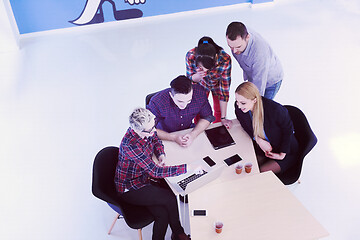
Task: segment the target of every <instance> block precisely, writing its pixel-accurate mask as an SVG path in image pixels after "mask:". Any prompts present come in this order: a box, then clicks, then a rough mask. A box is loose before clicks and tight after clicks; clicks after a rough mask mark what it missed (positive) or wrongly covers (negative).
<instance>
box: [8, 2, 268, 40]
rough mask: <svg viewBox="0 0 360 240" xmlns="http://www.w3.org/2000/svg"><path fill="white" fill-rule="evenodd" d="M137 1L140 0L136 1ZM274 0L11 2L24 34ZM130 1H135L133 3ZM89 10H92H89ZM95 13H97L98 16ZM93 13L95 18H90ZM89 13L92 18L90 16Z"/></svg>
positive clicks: (21, 32) (19, 26) (20, 30)
mask: <svg viewBox="0 0 360 240" xmlns="http://www.w3.org/2000/svg"><path fill="white" fill-rule="evenodd" d="M135 1H137V4H136V3H135ZM271 1H272V0H110V1H108V0H105V1H104V0H10V3H11V6H12V10H13V12H14V16H15V19H16V22H17V26H18V28H19V32H20V34H24V33H31V32H39V31H45V30H52V29H60V28H68V27H75V26H77V25H87V24H94V23H101V22H109V21H117V20H123V19H129V18H136V17H149V16H156V15H163V14H170V13H176V12H183V11H189V10H197V9H202V8H209V7H217V6H225V5H232V4H239V3H249V2H250V3H260V2H271ZM111 2H112V3H113V5H114V8H113V5H112V4H111ZM129 2H130V3H133V4H132V5H131V4H130V3H129ZM102 3H103V4H102ZM90 5H92V6H93V8H92V9H93V11H92V12H91V11H90V10H89V9H90V7H89V6H90ZM94 6H95V7H94ZM101 7H102V10H103V12H102V13H101V12H100V8H101ZM94 9H95V10H94ZM113 10H116V11H115V12H116V13H115V14H116V17H115V16H114V15H115V14H114V11H113ZM124 10H125V11H124ZM95 11H96V12H95ZM89 12H91V13H90V14H89ZM86 13H88V14H87V17H88V18H87V20H86V19H85V15H86ZM95 13H97V14H96V16H95ZM92 16H93V18H91V17H92ZM89 17H90V19H92V21H90V20H89ZM84 19H85V20H84Z"/></svg>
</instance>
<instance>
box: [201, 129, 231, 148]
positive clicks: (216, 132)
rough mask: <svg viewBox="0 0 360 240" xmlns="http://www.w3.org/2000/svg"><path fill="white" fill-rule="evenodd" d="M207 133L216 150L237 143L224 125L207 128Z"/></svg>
mask: <svg viewBox="0 0 360 240" xmlns="http://www.w3.org/2000/svg"><path fill="white" fill-rule="evenodd" d="M205 134H206V136H207V137H208V139H209V141H210V143H211V145H212V146H213V147H214V149H215V150H218V149H221V148H224V147H227V146H230V145H234V144H235V141H234V139H233V138H232V137H231V135H230V133H229V131H228V130H227V129H226V127H225V126H224V125H221V126H219V127H215V128H211V129H206V130H205Z"/></svg>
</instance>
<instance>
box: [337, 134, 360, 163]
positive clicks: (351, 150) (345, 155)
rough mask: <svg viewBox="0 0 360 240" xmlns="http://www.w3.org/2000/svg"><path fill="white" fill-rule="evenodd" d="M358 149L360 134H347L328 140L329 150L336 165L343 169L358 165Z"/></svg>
mask: <svg viewBox="0 0 360 240" xmlns="http://www.w3.org/2000/svg"><path fill="white" fill-rule="evenodd" d="M359 147H360V133H348V134H345V135H342V136H338V137H335V138H332V139H330V149H331V151H332V152H333V153H334V155H335V158H336V159H337V160H338V161H339V162H338V163H339V164H340V165H342V166H343V167H349V166H355V165H359V164H360V161H359V160H360V157H359V154H358V151H357V150H358V149H359Z"/></svg>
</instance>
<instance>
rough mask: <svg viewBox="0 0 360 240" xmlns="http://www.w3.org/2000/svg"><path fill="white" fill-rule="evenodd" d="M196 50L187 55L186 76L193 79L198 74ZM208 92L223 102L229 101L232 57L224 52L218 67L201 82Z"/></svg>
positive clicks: (219, 57)
mask: <svg viewBox="0 0 360 240" xmlns="http://www.w3.org/2000/svg"><path fill="white" fill-rule="evenodd" d="M196 68H197V67H196V64H195V48H193V49H191V50H190V51H188V52H187V54H186V76H187V77H188V78H190V79H191V78H192V75H193V74H195V73H196ZM199 84H200V85H201V86H203V87H204V88H205V89H206V90H208V91H211V92H212V93H213V94H214V95H215V96H219V99H220V100H221V101H225V102H228V101H229V91H230V84H231V57H230V56H229V54H227V53H226V52H225V51H224V50H221V51H220V53H219V54H218V59H217V62H216V66H215V67H214V68H212V69H210V70H209V71H208V72H207V75H206V76H205V77H204V78H203V79H202V80H201V81H200V82H199Z"/></svg>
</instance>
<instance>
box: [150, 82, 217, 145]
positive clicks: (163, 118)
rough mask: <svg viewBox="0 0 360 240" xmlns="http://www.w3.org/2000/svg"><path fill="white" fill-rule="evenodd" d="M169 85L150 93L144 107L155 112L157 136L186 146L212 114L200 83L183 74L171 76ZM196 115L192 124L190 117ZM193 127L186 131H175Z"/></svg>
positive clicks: (202, 129)
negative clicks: (194, 83)
mask: <svg viewBox="0 0 360 240" xmlns="http://www.w3.org/2000/svg"><path fill="white" fill-rule="evenodd" d="M170 86H171V88H167V89H165V90H162V91H160V92H159V93H157V94H156V95H155V96H153V97H152V98H151V100H150V103H149V104H148V105H147V108H148V109H149V110H150V111H151V112H152V113H153V114H154V115H155V116H156V120H157V122H158V123H157V125H156V128H157V133H158V135H159V138H160V139H162V140H168V141H174V142H176V143H178V144H179V145H180V146H183V147H187V146H189V145H190V144H191V143H192V142H193V140H194V139H195V138H196V137H197V136H198V135H199V134H200V133H201V132H203V131H204V130H205V129H206V128H207V127H208V126H209V125H210V123H211V122H212V121H214V119H215V118H214V116H213V115H212V110H211V106H210V104H209V101H208V99H207V96H206V91H205V89H203V88H202V87H201V86H199V85H193V84H192V82H191V80H190V79H189V78H187V77H186V76H183V75H181V76H178V77H177V78H175V79H174V80H172V81H171V83H170ZM197 115H199V116H200V120H199V121H198V122H197V123H196V125H195V124H194V123H193V119H194V118H195V117H196V116H197ZM192 127H193V129H192V131H191V132H189V133H186V134H179V133H174V132H176V131H180V130H184V129H188V128H192Z"/></svg>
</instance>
